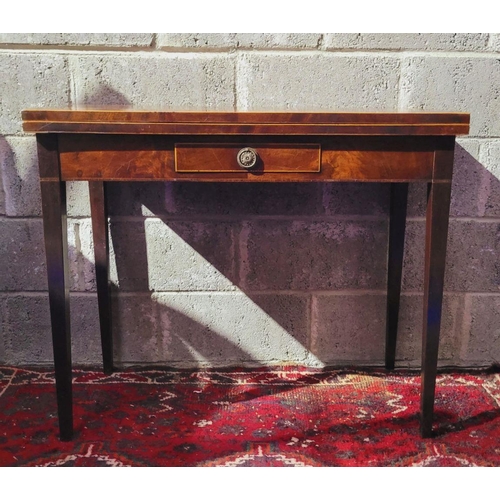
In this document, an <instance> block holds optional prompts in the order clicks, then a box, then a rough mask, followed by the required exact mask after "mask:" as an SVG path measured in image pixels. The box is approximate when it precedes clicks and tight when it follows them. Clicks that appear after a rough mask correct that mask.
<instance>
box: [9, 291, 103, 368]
mask: <svg viewBox="0 0 500 500" xmlns="http://www.w3.org/2000/svg"><path fill="white" fill-rule="evenodd" d="M1 300H2V302H3V307H4V311H5V319H4V341H5V362H6V363H9V364H14V365H19V364H21V365H22V364H37V365H38V364H42V365H46V364H49V363H52V361H53V353H52V337H51V328H50V310H49V299H48V295H47V294H41V293H40V294H33V295H23V294H19V295H17V294H16V295H9V296H3V297H2V299H1ZM70 309H71V331H72V355H73V361H74V363H75V365H78V364H80V365H96V364H99V363H101V359H102V355H101V345H100V337H99V318H98V314H97V298H96V297H95V295H92V294H88V295H81V294H80V295H76V296H75V295H72V296H71V299H70Z"/></svg>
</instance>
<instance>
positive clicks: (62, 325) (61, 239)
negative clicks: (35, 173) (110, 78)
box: [37, 134, 73, 441]
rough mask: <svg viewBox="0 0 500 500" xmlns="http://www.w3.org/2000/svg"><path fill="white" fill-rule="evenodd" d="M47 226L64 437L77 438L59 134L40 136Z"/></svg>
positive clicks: (53, 331) (63, 187)
mask: <svg viewBox="0 0 500 500" xmlns="http://www.w3.org/2000/svg"><path fill="white" fill-rule="evenodd" d="M37 149H38V162H39V165H40V186H41V194H42V213H43V228H44V237H45V253H46V258H47V276H48V286H49V305H50V319H51V322H52V345H53V349H54V368H55V377H56V392H57V409H58V415H59V430H60V437H61V440H63V441H68V440H70V439H71V438H72V437H73V397H72V384H71V383H72V380H71V333H70V316H69V279H68V238H67V225H66V183H65V182H62V181H61V180H60V174H59V153H58V148H57V137H56V136H54V135H50V134H48V135H44V134H38V135H37Z"/></svg>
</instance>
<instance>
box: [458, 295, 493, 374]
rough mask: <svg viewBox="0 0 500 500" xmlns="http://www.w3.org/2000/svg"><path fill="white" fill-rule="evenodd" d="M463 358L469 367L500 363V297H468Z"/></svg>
mask: <svg viewBox="0 0 500 500" xmlns="http://www.w3.org/2000/svg"><path fill="white" fill-rule="evenodd" d="M466 300H467V305H466V308H465V311H466V325H465V331H464V337H463V344H462V356H463V358H464V360H465V361H466V364H467V365H471V364H478V365H480V366H487V365H489V364H497V365H498V364H499V363H500V321H499V320H500V317H499V316H500V295H483V294H481V295H474V294H472V295H470V296H468V297H467V299H466Z"/></svg>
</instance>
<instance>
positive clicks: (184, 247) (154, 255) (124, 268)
mask: <svg viewBox="0 0 500 500" xmlns="http://www.w3.org/2000/svg"><path fill="white" fill-rule="evenodd" d="M236 228H237V226H235V225H233V224H231V223H225V222H210V221H206V222H196V221H191V222H189V221H169V222H167V223H166V222H163V221H161V220H158V219H148V220H146V221H137V222H135V221H124V222H119V221H117V222H112V223H111V238H112V241H113V248H114V252H115V256H116V257H115V259H116V280H117V282H118V283H119V287H120V289H121V290H127V291H130V290H136V291H137V290H141V291H152V290H154V291H183V290H234V289H235V285H234V282H235V281H236V265H237V264H236V261H237V259H236V248H235V243H234V241H235V237H234V231H235V230H236ZM113 275H114V272H113V273H112V276H113Z"/></svg>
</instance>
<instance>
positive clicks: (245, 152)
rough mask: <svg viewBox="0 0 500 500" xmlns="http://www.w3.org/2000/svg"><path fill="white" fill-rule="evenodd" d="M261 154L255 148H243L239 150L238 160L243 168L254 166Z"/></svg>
mask: <svg viewBox="0 0 500 500" xmlns="http://www.w3.org/2000/svg"><path fill="white" fill-rule="evenodd" d="M258 158H259V155H258V153H257V151H255V149H253V148H243V149H240V150H239V151H238V154H237V155H236V160H237V162H238V165H239V166H240V167H242V168H252V167H255V165H256V164H257V160H258Z"/></svg>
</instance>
